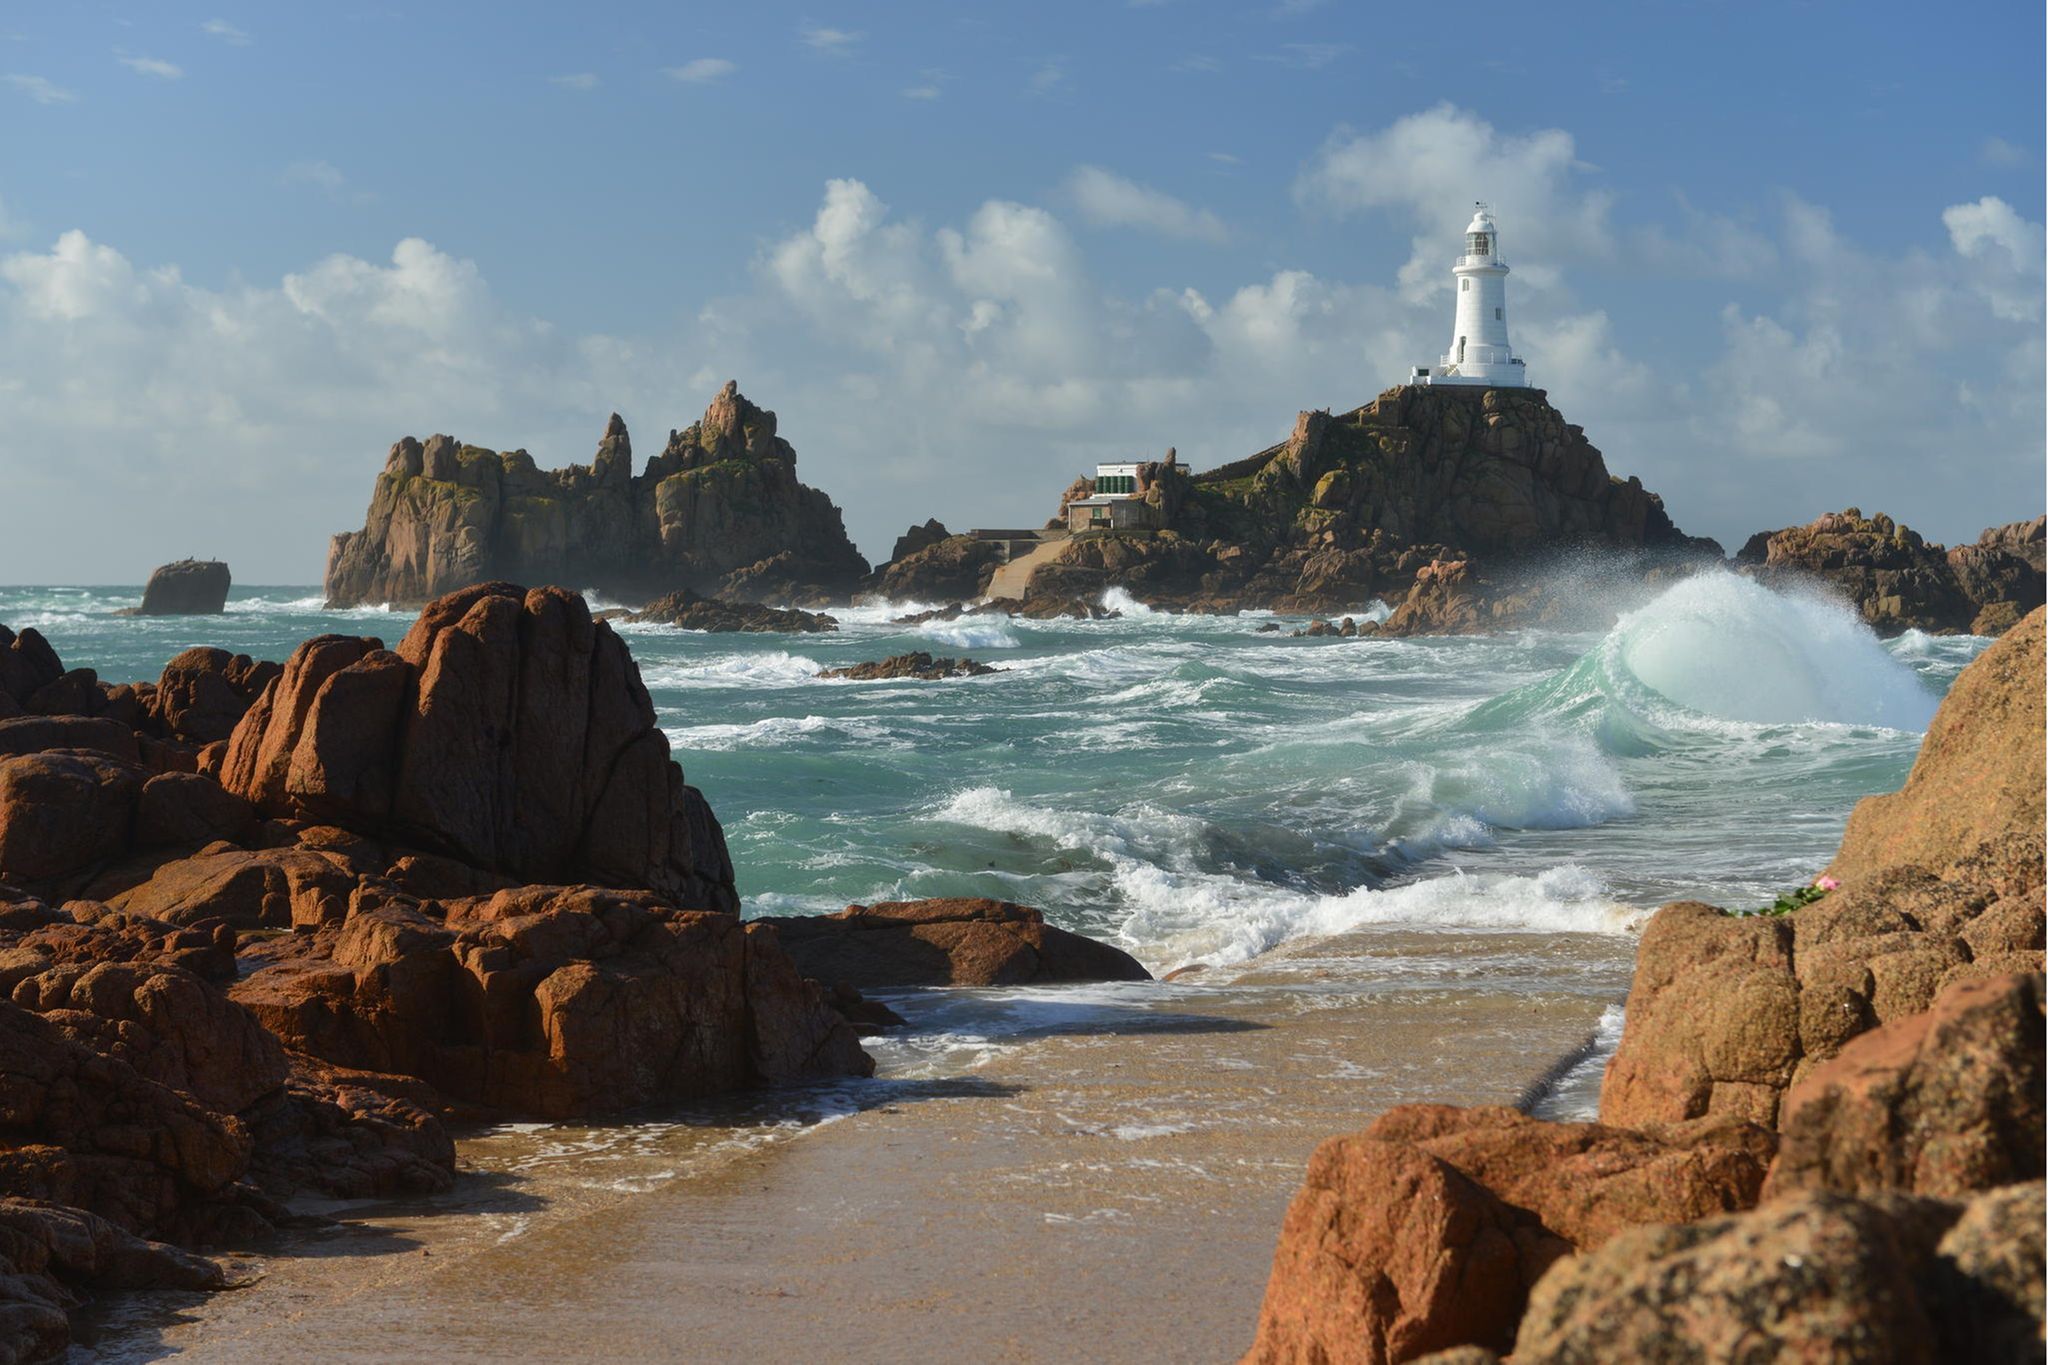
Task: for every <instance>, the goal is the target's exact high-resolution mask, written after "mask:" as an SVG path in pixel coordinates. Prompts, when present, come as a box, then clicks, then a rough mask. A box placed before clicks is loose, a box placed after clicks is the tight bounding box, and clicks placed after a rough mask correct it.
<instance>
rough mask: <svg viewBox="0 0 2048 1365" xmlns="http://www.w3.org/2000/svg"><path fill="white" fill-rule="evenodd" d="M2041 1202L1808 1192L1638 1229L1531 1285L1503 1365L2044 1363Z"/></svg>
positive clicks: (2036, 1191) (2025, 1192)
mask: <svg viewBox="0 0 2048 1365" xmlns="http://www.w3.org/2000/svg"><path fill="white" fill-rule="evenodd" d="M2040 1191H2041V1186H2040V1184H2039V1183H2038V1182H2037V1183H2035V1184H2033V1185H2031V1186H2023V1187H2019V1188H2018V1190H2016V1191H2013V1192H2005V1191H2001V1192H1999V1193H1997V1194H1993V1195H1986V1196H1982V1197H1981V1198H1980V1200H1979V1201H1978V1202H1977V1203H1975V1204H1973V1205H1971V1206H1970V1207H1969V1208H1968V1209H1964V1208H1961V1207H1959V1206H1957V1205H1953V1204H1944V1203H1940V1202H1938V1201H1934V1200H1924V1199H1913V1198H1909V1197H1901V1196H1893V1197H1891V1198H1890V1199H1889V1200H1888V1201H1886V1202H1882V1203H1869V1202H1864V1201H1862V1200H1857V1199H1853V1198H1850V1197H1848V1196H1845V1195H1836V1194H1806V1195H1798V1196H1794V1197H1791V1198H1787V1199H1780V1200H1776V1201H1773V1202H1772V1203H1769V1204H1765V1205H1764V1206H1762V1207H1761V1208H1759V1209H1757V1210H1755V1211H1754V1212H1751V1213H1745V1214H1740V1215H1737V1216H1734V1217H1729V1218H1714V1219H1708V1220H1705V1221H1703V1222H1698V1223H1690V1224H1682V1225H1678V1226H1650V1227H1642V1228H1637V1229H1634V1230H1632V1231H1629V1232H1625V1233H1623V1234H1621V1235H1620V1236H1617V1237H1615V1238H1613V1239H1612V1240H1610V1241H1608V1242H1607V1243H1606V1244H1605V1245H1604V1246H1602V1247H1600V1248H1598V1249H1597V1250H1595V1251H1592V1252H1588V1253H1585V1254H1582V1255H1579V1256H1575V1257H1571V1258H1569V1259H1567V1260H1565V1261H1562V1262H1560V1263H1559V1264H1558V1265H1557V1266H1555V1267H1554V1268H1553V1269H1552V1270H1551V1271H1550V1272H1549V1273H1548V1274H1546V1275H1545V1276H1544V1277H1543V1279H1542V1280H1541V1281H1540V1282H1538V1284H1537V1285H1536V1288H1535V1290H1534V1291H1533V1292H1532V1293H1531V1294H1530V1296H1529V1306H1528V1312H1527V1313H1526V1314H1525V1315H1524V1316H1523V1318H1522V1322H1521V1327H1520V1329H1519V1330H1518V1331H1517V1333H1516V1335H1515V1340H1514V1347H1513V1353H1512V1359H1513V1360H1514V1361H1515V1365H1565V1363H1566V1362H1580V1361H1609V1360H1617V1361H1619V1360H1644V1361H1662V1360H1701V1361H1705V1360H1828V1361H1840V1362H1845V1365H1856V1363H1857V1362H1869V1363H1870V1365H1880V1363H1882V1365H1890V1363H1891V1362H1895V1361H1902V1360H1928V1361H1933V1360H1943V1361H1946V1360H1957V1361H1960V1360H1994V1359H1996V1360H2005V1359H2027V1358H2030V1357H2034V1356H2038V1353H2039V1351H2040V1342H2041V1335H2040V1334H2041V1321H2040V1313H2039V1304H2040V1290H2039V1284H2038V1282H2039V1280H2040V1279H2041V1276H2042V1261H2041V1240H2040V1232H2039V1224H2040V1222H2041V1220H2042V1212H2043V1208H2042V1199H2041V1193H2040ZM1965 1223H1967V1224H1969V1228H1968V1229H1967V1230H1965V1229H1964V1224H1965ZM1993 1228H1998V1229H1999V1230H2001V1231H2004V1230H2007V1229H2009V1230H2010V1231H2012V1232H2013V1233H2014V1234H2015V1235H2016V1241H2015V1243H2014V1244H2012V1245H2010V1246H2009V1247H1998V1248H1995V1249H1994V1248H1993V1247H1992V1246H1991V1245H1990V1238H1989V1237H1987V1236H1986V1233H1987V1232H1989V1231H1990V1230H1991V1229H1993ZM1987 1253H1989V1254H1987ZM2029 1300H2031V1302H2029ZM1987 1347H1993V1348H1994V1349H1993V1350H1992V1351H1991V1352H1989V1353H1987V1351H1986V1349H1985V1348H1987ZM1999 1347H2002V1348H2003V1349H2002V1350H1998V1349H1996V1348H1999ZM2015 1348H2017V1350H2015Z"/></svg>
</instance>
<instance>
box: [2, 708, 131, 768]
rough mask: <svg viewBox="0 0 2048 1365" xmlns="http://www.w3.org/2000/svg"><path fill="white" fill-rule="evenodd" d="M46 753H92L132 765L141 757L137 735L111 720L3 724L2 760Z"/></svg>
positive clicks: (33, 719)
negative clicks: (83, 750) (81, 751)
mask: <svg viewBox="0 0 2048 1365" xmlns="http://www.w3.org/2000/svg"><path fill="white" fill-rule="evenodd" d="M45 749H90V750H93V751H94V752H96V753H102V754H106V755H107V756H108V757H110V758H118V759H122V760H124V761H126V762H129V763H134V762H136V761H138V760H139V759H140V757H141V747H140V744H139V742H138V740H137V738H136V734H135V731H134V730H132V729H130V728H129V727H128V726H126V725H123V724H122V723H121V722H120V721H118V720H114V719H112V718H110V717H107V716H28V715H22V716H16V717H14V718H12V719H10V720H0V757H9V756H13V755H18V754H35V753H41V752H42V751H44V750H45Z"/></svg>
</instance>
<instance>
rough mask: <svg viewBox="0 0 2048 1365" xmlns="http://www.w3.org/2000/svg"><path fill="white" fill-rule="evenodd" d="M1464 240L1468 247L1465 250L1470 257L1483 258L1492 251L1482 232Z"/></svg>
mask: <svg viewBox="0 0 2048 1365" xmlns="http://www.w3.org/2000/svg"><path fill="white" fill-rule="evenodd" d="M1466 240H1467V243H1468V245H1467V246H1466V248H1465V249H1466V252H1467V253H1468V254H1470V255H1473V256H1484V255H1487V254H1488V253H1489V252H1490V251H1491V250H1492V243H1491V242H1489V241H1488V240H1487V238H1486V234H1485V233H1483V232H1475V233H1473V234H1472V235H1471V236H1470V237H1469V238H1467V239H1466Z"/></svg>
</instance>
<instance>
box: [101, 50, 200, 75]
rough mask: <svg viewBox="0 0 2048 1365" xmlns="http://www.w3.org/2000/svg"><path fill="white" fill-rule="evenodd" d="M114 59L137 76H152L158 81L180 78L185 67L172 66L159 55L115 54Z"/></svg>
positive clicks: (183, 73)
mask: <svg viewBox="0 0 2048 1365" xmlns="http://www.w3.org/2000/svg"><path fill="white" fill-rule="evenodd" d="M114 60H115V61H117V62H119V63H120V64H121V65H123V66H125V67H127V68H128V69H129V70H130V71H133V72H134V73H135V74H136V75H138V76H154V77H156V78H157V79H158V80H160V81H175V80H182V79H184V76H185V69H184V68H183V67H181V66H174V65H172V64H171V63H170V62H167V61H164V60H163V59H162V58H160V57H129V56H123V55H120V54H116V55H115V57H114Z"/></svg>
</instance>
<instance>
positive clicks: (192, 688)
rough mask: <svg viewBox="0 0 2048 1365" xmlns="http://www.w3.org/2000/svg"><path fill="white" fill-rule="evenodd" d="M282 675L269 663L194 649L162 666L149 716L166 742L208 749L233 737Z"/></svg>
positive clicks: (197, 647)
mask: <svg viewBox="0 0 2048 1365" xmlns="http://www.w3.org/2000/svg"><path fill="white" fill-rule="evenodd" d="M283 671H284V669H283V667H282V666H281V665H279V664H275V663H272V662H270V661H268V660H263V661H258V660H254V659H251V658H250V657H249V656H248V655H246V654H230V653H228V652H227V651H226V650H224V649H211V648H208V647H206V646H204V645H195V646H193V647H192V648H191V649H187V650H184V651H182V652H180V653H178V654H176V655H173V656H172V658H171V661H170V662H169V663H167V664H165V665H164V671H163V674H162V676H160V677H159V678H158V679H157V684H156V690H155V691H154V692H153V693H152V694H151V703H150V712H151V714H152V715H153V716H154V718H155V719H156V721H157V723H158V724H159V725H160V726H161V727H162V728H163V730H164V732H165V733H166V734H168V735H169V736H170V737H171V738H173V739H179V740H184V741H186V742H188V743H192V744H211V743H213V742H214V741H215V740H222V739H226V738H227V737H228V736H229V735H231V734H233V733H234V730H235V725H236V723H237V722H239V721H240V720H241V719H242V717H243V716H244V715H246V714H247V713H248V710H249V707H250V705H251V704H252V703H253V702H254V701H255V700H256V698H257V697H258V696H260V695H261V694H262V692H263V689H264V688H265V687H267V686H269V685H270V682H271V680H272V679H274V678H276V677H277V676H278V675H279V674H280V673H282V672H283Z"/></svg>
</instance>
